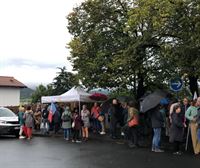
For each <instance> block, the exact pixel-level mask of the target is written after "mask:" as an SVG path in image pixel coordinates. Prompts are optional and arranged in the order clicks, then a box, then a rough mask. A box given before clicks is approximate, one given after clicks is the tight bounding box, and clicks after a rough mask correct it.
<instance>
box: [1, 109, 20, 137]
mask: <svg viewBox="0 0 200 168" xmlns="http://www.w3.org/2000/svg"><path fill="white" fill-rule="evenodd" d="M19 130H20V124H19V119H18V116H17V115H16V114H15V113H14V112H12V111H11V110H10V109H8V108H5V107H0V135H15V136H16V137H19Z"/></svg>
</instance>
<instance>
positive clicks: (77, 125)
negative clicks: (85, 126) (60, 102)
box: [72, 111, 82, 143]
mask: <svg viewBox="0 0 200 168" xmlns="http://www.w3.org/2000/svg"><path fill="white" fill-rule="evenodd" d="M72 127H73V131H74V132H73V138H72V142H76V143H80V142H81V141H80V140H79V134H80V130H81V127H82V120H81V116H80V115H79V113H78V111H75V112H74V115H73V123H72Z"/></svg>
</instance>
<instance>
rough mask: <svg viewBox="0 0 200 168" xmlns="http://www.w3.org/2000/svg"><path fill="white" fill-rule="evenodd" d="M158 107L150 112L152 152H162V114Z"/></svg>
mask: <svg viewBox="0 0 200 168" xmlns="http://www.w3.org/2000/svg"><path fill="white" fill-rule="evenodd" d="M160 110H161V109H160V105H159V106H158V107H157V108H155V109H154V110H152V112H151V124H152V128H153V133H154V135H153V140H152V152H164V151H163V150H161V149H160V142H161V130H162V127H163V126H164V118H163V114H162V113H161V111H160Z"/></svg>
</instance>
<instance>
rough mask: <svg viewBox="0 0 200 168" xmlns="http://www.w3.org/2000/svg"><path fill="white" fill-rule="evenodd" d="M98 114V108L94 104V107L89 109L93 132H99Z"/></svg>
mask: <svg viewBox="0 0 200 168" xmlns="http://www.w3.org/2000/svg"><path fill="white" fill-rule="evenodd" d="M99 113H100V107H99V105H98V104H97V103H96V102H95V103H94V106H93V107H92V109H91V116H92V127H93V132H100V122H99V120H98V117H99Z"/></svg>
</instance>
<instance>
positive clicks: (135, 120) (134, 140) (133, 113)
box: [127, 101, 139, 148]
mask: <svg viewBox="0 0 200 168" xmlns="http://www.w3.org/2000/svg"><path fill="white" fill-rule="evenodd" d="M138 124H139V113H138V110H137V109H136V108H135V103H134V102H133V101H130V102H129V103H128V119H127V125H128V132H129V136H128V137H129V141H130V142H129V147H131V148H134V147H137V145H138V136H137V126H138Z"/></svg>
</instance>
